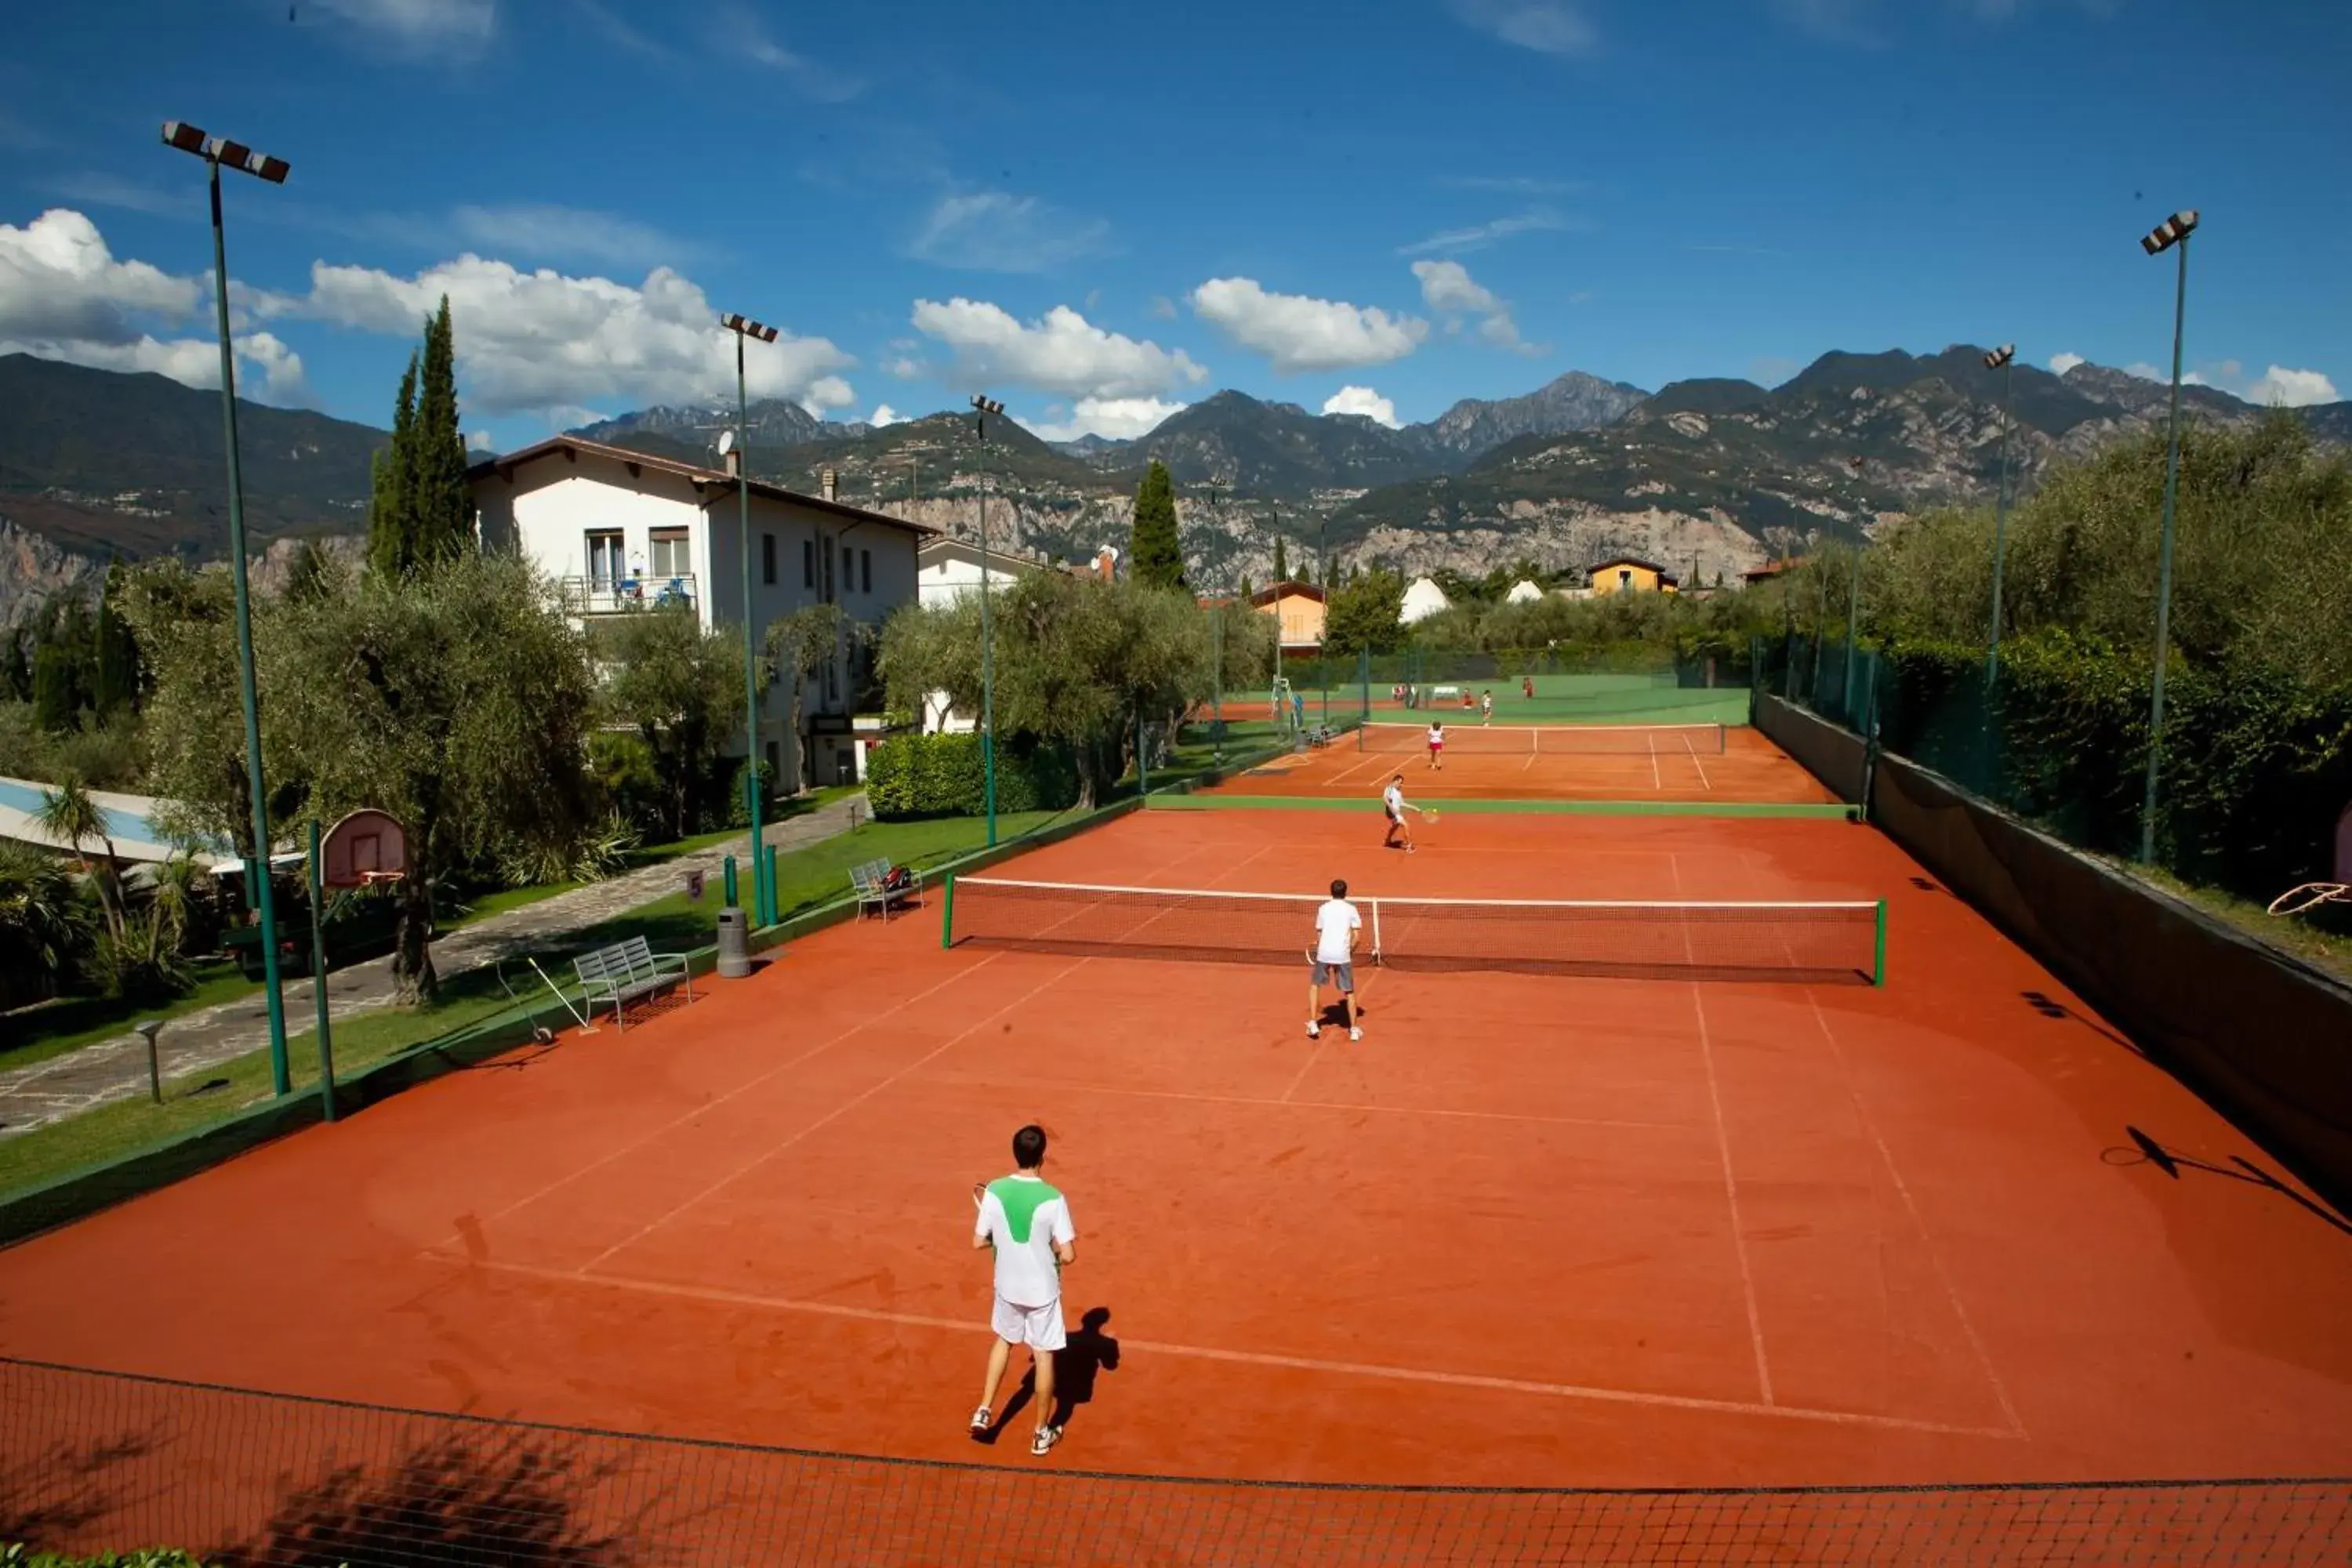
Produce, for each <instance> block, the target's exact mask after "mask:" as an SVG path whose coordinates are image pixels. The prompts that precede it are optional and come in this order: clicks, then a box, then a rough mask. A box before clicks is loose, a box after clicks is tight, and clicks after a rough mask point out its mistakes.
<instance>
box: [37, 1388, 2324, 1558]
mask: <svg viewBox="0 0 2352 1568" xmlns="http://www.w3.org/2000/svg"><path fill="white" fill-rule="evenodd" d="M7 1540H25V1541H29V1542H33V1543H35V1544H36V1545H37V1547H41V1548H47V1549H52V1550H58V1551H75V1552H98V1551H106V1550H119V1549H123V1548H129V1547H133V1546H149V1545H160V1544H170V1545H174V1546H179V1547H183V1548H185V1549H188V1550H190V1551H193V1552H197V1553H199V1554H200V1555H201V1556H202V1557H203V1559H204V1560H205V1561H206V1562H208V1563H222V1564H243V1563H269V1564H305V1565H308V1564H320V1565H322V1568H324V1565H331V1564H335V1563H349V1564H352V1565H353V1568H373V1565H376V1564H384V1565H391V1564H399V1565H401V1568H415V1565H420V1564H445V1563H446V1564H453V1565H454V1564H467V1565H472V1564H483V1563H579V1564H589V1563H595V1564H655V1563H859V1564H885V1565H890V1564H910V1565H911V1564H926V1563H957V1564H961V1563H991V1564H1000V1563H1001V1564H1030V1563H1035V1564H1046V1563H1054V1564H1070V1563H1075V1564H1097V1563H1098V1564H1121V1565H1149V1564H1161V1563H1167V1564H1176V1563H1187V1564H1190V1563H1201V1564H1217V1565H1227V1564H1230V1565H1234V1568H1242V1565H1246V1564H1285V1565H1288V1564H1303V1563H1313V1564H1318V1565H1319V1564H1374V1563H1379V1564H1390V1565H1396V1564H1407V1565H1410V1564H1423V1563H1429V1564H1455V1563H1459V1564H1469V1563H1479V1564H1486V1563H1689V1564H1701V1563H1705V1564H1717V1563H1735V1564H1737V1563H1969V1564H1979V1563H1995V1564H2001V1563H2019V1564H2024V1563H2035V1564H2040V1563H2150V1564H2154V1563H2167V1564H2171V1563H2184V1564H2185V1563H2283V1564H2284V1563H2341V1562H2343V1561H2344V1558H2345V1550H2346V1545H2347V1542H2352V1482H2347V1481H2345V1480H2341V1479H2325V1480H2317V1479H2313V1480H2230V1481H2191V1482H2181V1481H2174V1482H2163V1483H2147V1484H2139V1483H2130V1484H2109V1483H2102V1484H2087V1485H2047V1486H2043V1485H2035V1486H1973V1487H1904V1488H1851V1489H1846V1488H1828V1489H1728V1488H1725V1489H1673V1490H1664V1489H1660V1490H1538V1489H1516V1490H1515V1489H1485V1488H1458V1489H1456V1488H1399V1487H1357V1486H1312V1485H1295V1484H1252V1483H1245V1482H1234V1481H1207V1480H1186V1479H1160V1478H1155V1477H1144V1476H1120V1475H1101V1474H1090V1473H1085V1472H1079V1471H1072V1470H1067V1469H1065V1468H1060V1467H1059V1466H1057V1465H1054V1464H1050V1463H1047V1464H1032V1463H1031V1462H1029V1461H1028V1460H1027V1459H1026V1458H1022V1459H1018V1460H1014V1461H1013V1462H1012V1463H1009V1464H1004V1465H985V1464H948V1463H933V1462H919V1461H907V1460H889V1459H875V1458H853V1457H849V1456H845V1455H840V1454H825V1453H814V1452H808V1451H803V1450H795V1449H788V1448H767V1447H749V1446H745V1445H740V1444H727V1443H710V1442H695V1441H687V1440H681V1439H674V1438H661V1437H646V1436H629V1435H626V1434H622V1433H614V1432H598V1431H585V1430H581V1429H577V1428H570V1427H561V1426H545V1425H540V1424H533V1423H528V1422H520V1421H498V1420H488V1419H483V1418H478V1417H472V1416H456V1415H432V1414H427V1413H425V1412H420V1411H410V1410H395V1409H388V1408H383V1407H378V1406H372V1405H356V1404H349V1403H343V1402H339V1401H331V1400H320V1399H301V1398H292V1397H288V1396H285V1395H279V1394H258V1393H254V1392H251V1391H247V1390H241V1389H231V1388H219V1387H213V1386H207V1385H203V1384H188V1383H179V1382H172V1381H166V1380H161V1379H155V1378H145V1377H133V1376H126V1375H122V1374H118V1373H96V1372H89V1371H85V1370H79V1369H75V1368H69V1367H58V1366H50V1365H45V1364H39V1363H27V1362H21V1361H10V1360H0V1541H7Z"/></svg>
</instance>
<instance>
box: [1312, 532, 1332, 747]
mask: <svg viewBox="0 0 2352 1568" xmlns="http://www.w3.org/2000/svg"><path fill="white" fill-rule="evenodd" d="M1315 557H1316V560H1315V564H1316V566H1317V567H1318V569H1319V570H1320V571H1321V572H1322V574H1323V581H1322V582H1320V583H1318V584H1316V586H1317V587H1318V588H1320V589H1321V590H1322V591H1323V629H1322V630H1321V632H1319V633H1318V634H1317V636H1316V638H1315V664H1316V668H1318V669H1319V670H1320V671H1321V672H1322V676H1323V728H1324V729H1325V730H1326V731H1328V730H1329V729H1330V728H1331V520H1330V519H1329V518H1328V517H1323V518H1318V519H1317V520H1316V523H1315Z"/></svg>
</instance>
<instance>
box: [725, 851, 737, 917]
mask: <svg viewBox="0 0 2352 1568" xmlns="http://www.w3.org/2000/svg"><path fill="white" fill-rule="evenodd" d="M723 870H724V873H725V881H726V887H727V903H728V906H729V907H730V908H733V907H734V904H735V857H734V856H732V855H730V856H729V857H727V858H726V860H725V862H724V863H723Z"/></svg>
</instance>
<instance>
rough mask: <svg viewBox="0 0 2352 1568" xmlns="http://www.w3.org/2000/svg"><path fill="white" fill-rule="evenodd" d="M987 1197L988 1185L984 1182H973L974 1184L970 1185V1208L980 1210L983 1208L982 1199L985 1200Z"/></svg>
mask: <svg viewBox="0 0 2352 1568" xmlns="http://www.w3.org/2000/svg"><path fill="white" fill-rule="evenodd" d="M987 1196H988V1184H987V1183H986V1182H974V1183H973V1184H971V1206H972V1207H974V1208H981V1207H983V1206H985V1205H983V1203H982V1199H984V1198H986V1197H987Z"/></svg>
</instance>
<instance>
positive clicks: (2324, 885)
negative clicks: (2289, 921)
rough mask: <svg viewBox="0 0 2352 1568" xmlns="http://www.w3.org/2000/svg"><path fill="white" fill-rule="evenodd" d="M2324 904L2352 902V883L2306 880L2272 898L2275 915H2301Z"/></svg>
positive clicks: (2272, 908) (2272, 911) (2272, 910)
mask: <svg viewBox="0 0 2352 1568" xmlns="http://www.w3.org/2000/svg"><path fill="white" fill-rule="evenodd" d="M2322 904H2352V884H2347V883H2343V882H2305V884H2304V885H2303V886H2302V887H2300V888H2291V889H2288V890H2287V891H2285V892H2284V893H2281V894H2280V895H2279V896H2278V897H2277V898H2275V899H2273V900H2271V913H2273V914H2274V915H2300V914H2305V913H2308V912H2309V911H2311V910H2315V909H2317V908H2318V907H2319V906H2320V905H2322Z"/></svg>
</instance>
